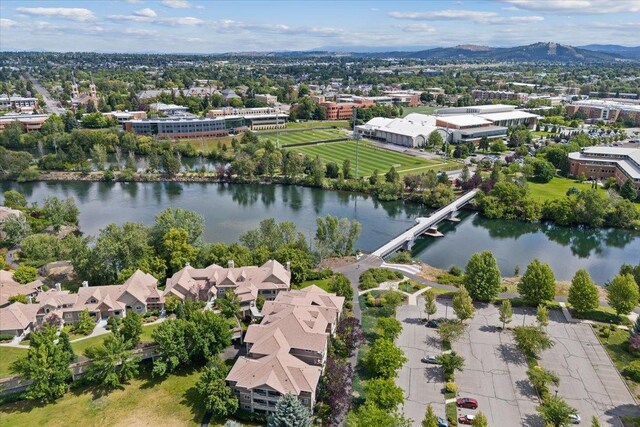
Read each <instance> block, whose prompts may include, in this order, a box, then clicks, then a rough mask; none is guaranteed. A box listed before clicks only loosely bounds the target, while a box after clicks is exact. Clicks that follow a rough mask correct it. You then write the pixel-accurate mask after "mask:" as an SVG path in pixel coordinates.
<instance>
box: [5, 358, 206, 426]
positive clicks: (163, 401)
mask: <svg viewBox="0 0 640 427" xmlns="http://www.w3.org/2000/svg"><path fill="white" fill-rule="evenodd" d="M198 377H199V372H198V371H197V370H190V371H187V372H185V373H180V374H176V375H169V376H168V377H167V378H166V379H164V380H157V379H152V378H151V377H150V375H149V374H145V375H142V376H141V378H138V379H135V380H132V381H131V383H130V384H128V385H126V386H125V387H123V388H122V389H119V390H114V391H112V392H111V393H109V394H106V395H100V394H96V393H94V390H92V389H89V388H80V389H78V390H73V391H71V392H69V393H67V394H66V395H65V396H64V397H62V398H61V399H59V400H58V401H56V402H55V403H52V404H47V405H40V404H38V403H34V402H29V401H20V402H15V403H11V404H6V405H3V406H0V412H2V416H1V417H0V426H37V425H47V426H70V425H85V426H106V425H109V426H143V425H144V426H147V425H148V426H151V425H193V426H195V425H200V421H201V420H202V416H203V414H204V410H203V408H202V405H201V402H200V400H199V399H198V397H197V395H196V394H195V393H194V392H193V390H192V387H193V386H194V384H195V383H196V381H197V380H198Z"/></svg>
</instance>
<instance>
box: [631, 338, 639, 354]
mask: <svg viewBox="0 0 640 427" xmlns="http://www.w3.org/2000/svg"><path fill="white" fill-rule="evenodd" d="M629 352H630V353H635V354H640V334H635V335H631V337H630V338H629Z"/></svg>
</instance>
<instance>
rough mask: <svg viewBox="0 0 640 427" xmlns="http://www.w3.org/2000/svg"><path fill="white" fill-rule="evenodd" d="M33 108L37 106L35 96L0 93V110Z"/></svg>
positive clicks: (29, 109) (26, 109) (28, 109)
mask: <svg viewBox="0 0 640 427" xmlns="http://www.w3.org/2000/svg"><path fill="white" fill-rule="evenodd" d="M35 108H38V99H37V98H32V97H24V96H20V95H16V94H13V95H11V96H9V95H7V94H6V93H3V94H0V110H15V111H33V110H34V109H35Z"/></svg>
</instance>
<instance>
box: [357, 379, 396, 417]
mask: <svg viewBox="0 0 640 427" xmlns="http://www.w3.org/2000/svg"><path fill="white" fill-rule="evenodd" d="M364 390H365V396H366V397H367V402H370V403H373V404H374V405H376V406H377V407H378V408H380V409H385V410H387V411H393V410H394V409H395V408H397V407H398V405H400V404H402V403H404V391H403V390H402V389H401V388H400V387H398V386H397V385H396V384H395V381H394V380H393V379H392V378H374V379H372V380H369V381H366V382H365V384H364Z"/></svg>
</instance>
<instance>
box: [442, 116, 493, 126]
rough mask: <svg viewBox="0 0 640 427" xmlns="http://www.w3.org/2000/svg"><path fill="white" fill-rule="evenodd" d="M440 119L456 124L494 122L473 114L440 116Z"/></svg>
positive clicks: (466, 124)
mask: <svg viewBox="0 0 640 427" xmlns="http://www.w3.org/2000/svg"><path fill="white" fill-rule="evenodd" d="M437 119H438V120H440V121H443V122H445V123H449V124H452V125H454V126H482V125H490V124H491V123H492V122H491V121H489V120H487V119H484V118H482V117H480V116H476V115H473V114H456V115H453V116H438V117H437Z"/></svg>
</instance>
